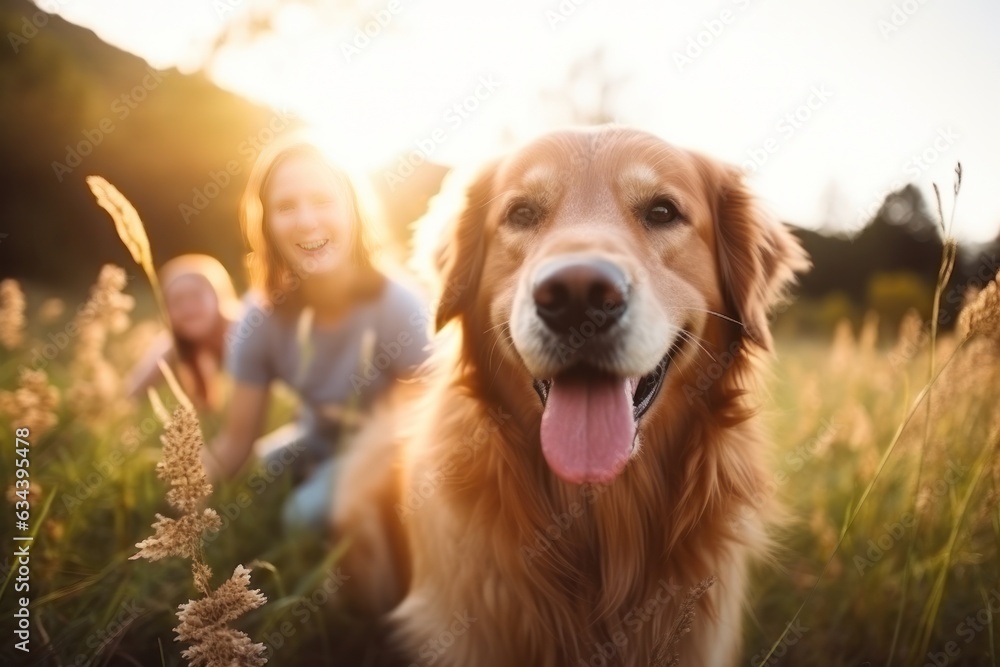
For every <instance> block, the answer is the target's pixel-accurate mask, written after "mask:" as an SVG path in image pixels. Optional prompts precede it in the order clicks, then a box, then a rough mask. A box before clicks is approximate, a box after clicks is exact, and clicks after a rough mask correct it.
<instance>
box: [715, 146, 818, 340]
mask: <svg viewBox="0 0 1000 667" xmlns="http://www.w3.org/2000/svg"><path fill="white" fill-rule="evenodd" d="M717 176H718V178H719V181H718V183H717V185H718V187H717V190H716V194H717V203H716V212H715V234H716V243H717V246H718V252H719V271H720V276H719V279H720V281H721V284H722V289H723V293H724V295H725V298H726V300H727V301H728V305H729V307H730V308H731V309H732V312H733V313H734V314H735V315H734V317H735V318H736V319H738V320H739V321H740V322H742V323H743V337H744V339H746V338H749V340H750V342H752V343H754V344H756V345H758V346H759V347H761V348H763V349H765V350H770V349H771V346H772V343H773V341H772V339H771V331H770V326H769V323H768V314H769V313H770V311H771V309H772V308H773V307H774V306H775V305H776V304H777V303H778V302H779V301H780V300H781V298H782V297H783V296H784V294H785V291H786V290H787V289H788V288H789V287H791V286H792V285H793V284H794V283H795V274H796V273H802V272H805V271H807V270H808V269H809V267H810V266H811V263H810V262H809V257H808V255H806V253H805V251H804V250H803V249H802V246H801V244H800V243H799V241H798V239H797V238H795V236H794V235H792V233H791V232H790V231H789V230H788V228H787V227H785V226H784V225H783V224H781V223H780V222H779V221H778V220H777V219H776V218H775V217H773V216H771V215H769V214H767V213H766V212H764V211H763V210H762V209H761V207H760V204H759V203H758V202H757V200H756V198H755V197H754V195H753V194H752V193H751V192H750V190H749V188H748V187H747V185H746V183H745V182H744V180H743V174H742V173H741V172H740V171H739V170H738V169H736V168H735V167H730V166H728V165H727V166H725V167H723V168H722V169H721V170H720V171H719V172H717Z"/></svg>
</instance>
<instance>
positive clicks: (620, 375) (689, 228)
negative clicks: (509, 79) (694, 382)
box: [437, 128, 806, 483]
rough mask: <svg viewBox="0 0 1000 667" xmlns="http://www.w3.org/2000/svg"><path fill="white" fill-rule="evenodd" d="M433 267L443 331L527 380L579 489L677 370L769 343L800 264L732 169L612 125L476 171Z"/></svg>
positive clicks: (547, 443) (560, 137) (561, 471)
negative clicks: (451, 326)
mask: <svg viewBox="0 0 1000 667" xmlns="http://www.w3.org/2000/svg"><path fill="white" fill-rule="evenodd" d="M438 260H439V263H440V268H441V269H442V273H443V279H444V284H443V292H442V296H441V301H440V304H439V307H438V311H437V326H438V328H441V327H443V326H444V325H445V324H447V323H448V322H449V321H450V320H452V319H454V318H461V319H462V322H463V330H464V339H465V348H466V350H467V351H469V350H472V351H473V353H472V356H474V357H477V359H476V360H474V362H473V363H478V364H479V365H480V366H482V365H487V366H490V368H489V369H482V370H483V371H484V374H485V373H486V372H488V373H489V375H491V376H495V370H498V369H496V366H497V364H500V365H503V366H506V367H507V369H508V373H506V375H511V374H513V375H514V376H515V377H517V378H518V382H517V386H518V387H519V389H520V390H522V391H523V392H524V393H526V394H530V393H531V387H532V386H534V389H535V391H536V392H537V396H536V397H535V398H534V400H535V402H536V404H537V409H538V410H539V411H541V412H542V415H541V433H540V440H541V447H542V451H543V453H544V455H545V459H546V461H547V462H548V465H549V467H550V468H551V469H552V471H553V472H554V473H555V474H556V475H558V476H559V477H560V478H562V479H563V480H565V481H568V482H576V483H581V482H607V481H610V480H611V479H613V478H614V477H616V476H617V475H618V474H619V473H620V472H621V470H622V469H623V468H624V466H625V464H626V463H627V462H628V460H629V458H630V457H631V456H632V455H633V454H634V453H635V451H636V449H637V448H636V442H637V438H636V436H637V433H638V432H639V427H640V420H642V418H643V415H644V414H646V412H647V411H648V410H649V409H650V407H651V406H653V405H654V404H655V402H656V401H657V399H658V397H660V399H661V400H663V395H664V393H665V392H662V391H661V389H662V388H663V386H664V385H665V384H667V383H671V382H680V380H679V379H675V378H677V376H678V371H679V370H680V369H682V368H683V367H684V365H685V364H687V365H690V364H696V363H698V359H699V357H700V355H702V354H707V355H709V356H707V357H701V359H702V360H703V361H705V360H707V361H711V360H712V358H713V357H717V356H718V355H719V353H721V352H722V351H724V350H725V349H731V348H732V345H731V343H732V342H734V341H735V342H736V343H738V344H739V345H740V346H741V347H743V348H746V347H749V346H753V347H758V348H761V349H767V348H769V347H770V345H771V337H770V333H769V330H768V311H769V308H770V307H771V306H772V305H773V304H774V302H775V300H776V299H778V298H779V296H780V295H781V293H782V291H783V289H784V288H785V287H786V286H787V285H788V284H789V283H790V282H791V281H792V279H793V273H794V271H795V270H799V269H803V268H805V266H806V261H805V257H804V254H803V253H802V251H801V249H800V247H799V245H798V243H797V242H796V241H795V239H794V237H793V236H792V235H791V234H790V233H789V232H788V231H787V230H786V229H785V228H784V227H782V226H780V225H779V224H777V223H776V222H774V221H773V220H771V219H769V218H768V217H766V216H765V215H763V214H762V213H761V212H760V211H759V210H758V208H757V207H756V205H755V202H754V199H753V197H752V196H751V195H750V193H749V192H748V190H747V189H746V187H745V185H744V183H743V181H742V178H741V174H740V173H739V172H738V171H737V170H736V169H735V168H731V167H728V166H726V165H722V164H719V163H717V162H715V161H712V160H710V159H707V158H705V157H702V156H699V155H697V154H694V153H691V152H688V151H685V150H681V149H678V148H675V147H673V146H671V145H669V144H667V143H665V142H663V141H662V140H660V139H658V138H656V137H654V136H652V135H649V134H646V133H643V132H639V131H635V130H624V129H617V128H601V129H596V130H589V131H566V132H559V133H554V134H550V135H547V136H545V137H543V138H541V139H539V140H537V141H535V142H533V143H531V144H529V145H528V146H526V147H525V148H523V149H522V150H520V151H518V152H516V153H514V154H512V155H510V156H509V157H507V158H505V159H502V160H500V161H498V162H496V163H494V164H491V165H489V166H488V167H487V168H486V169H484V170H483V171H482V173H481V174H480V175H479V177H478V178H477V179H475V182H474V183H473V184H472V185H471V186H470V187H469V188H468V189H467V194H466V201H465V204H464V209H463V211H462V213H461V215H460V216H459V218H458V220H457V221H456V222H455V224H454V227H453V229H452V231H451V235H450V237H449V239H448V244H447V246H446V247H445V248H444V249H443V250H442V252H441V254H440V255H439V257H438ZM476 350H478V351H481V352H482V354H478V355H477V354H475V351H476ZM510 369H513V372H512V373H511V372H510ZM721 370H722V371H725V370H726V369H725V368H723V369H721Z"/></svg>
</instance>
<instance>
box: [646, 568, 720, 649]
mask: <svg viewBox="0 0 1000 667" xmlns="http://www.w3.org/2000/svg"><path fill="white" fill-rule="evenodd" d="M714 585H715V577H714V576H711V577H706V578H705V579H702V580H701V581H700V582H699V583H698V585H697V586H695V587H694V588H691V589H688V592H687V595H686V596H684V602H682V603H681V608H680V610H679V612H678V614H677V620H676V621H675V622H674V627H673V629H672V630H671V631H670V635H669V636H668V637H667V638H666V639H664V641H663V642H661V643H660V645H659V646H658V647H657V649H656V652H655V654H654V655H653V660H652V661H651V662H650V667H677V666H678V665H680V664H681V662H680V661H681V657H680V643H681V639H683V638H684V635H686V634H688V633H689V632H691V625H692V624H694V619H695V608H696V607H697V605H698V600H700V599H701V598H702V597H703V596H704V595H705V593H707V592H708V589H710V588H711V587H712V586H714Z"/></svg>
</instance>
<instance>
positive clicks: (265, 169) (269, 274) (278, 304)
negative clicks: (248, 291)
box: [239, 134, 382, 313]
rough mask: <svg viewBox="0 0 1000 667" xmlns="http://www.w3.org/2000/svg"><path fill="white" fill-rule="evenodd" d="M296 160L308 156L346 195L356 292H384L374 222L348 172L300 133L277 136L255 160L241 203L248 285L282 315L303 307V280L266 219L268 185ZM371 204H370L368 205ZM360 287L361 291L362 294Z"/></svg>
mask: <svg viewBox="0 0 1000 667" xmlns="http://www.w3.org/2000/svg"><path fill="white" fill-rule="evenodd" d="M293 157H307V158H311V159H314V160H316V161H318V162H319V163H320V164H322V165H324V166H325V167H326V168H328V169H329V170H330V173H331V174H332V175H333V177H334V178H335V179H337V180H338V182H339V183H340V185H341V186H342V190H343V191H344V192H346V193H347V196H348V204H349V206H350V210H351V215H352V218H353V219H352V224H351V239H350V245H351V252H350V261H351V263H352V264H353V267H354V269H355V274H354V276H353V277H354V278H355V285H354V287H355V289H356V290H357V291H359V292H360V293H361V295H364V294H367V293H370V292H371V291H372V290H373V289H377V288H380V287H381V277H382V276H381V274H380V273H379V271H378V270H377V269H376V267H375V263H374V256H375V252H376V244H375V238H374V237H375V235H374V232H373V229H372V225H373V223H374V221H373V219H372V218H371V217H370V215H369V213H368V212H367V208H368V206H367V205H363V204H362V201H361V199H360V197H359V196H358V191H357V188H356V187H355V184H354V182H353V181H352V179H351V178H350V176H349V175H348V174H347V172H346V171H344V170H343V169H341V168H340V167H338V166H337V165H335V164H333V163H332V162H331V161H330V160H329V159H328V158H327V157H326V155H325V154H324V153H323V151H322V150H320V149H319V148H318V147H317V146H316V144H314V143H313V142H311V141H309V140H308V139H307V138H306V137H305V136H303V135H301V134H292V135H289V136H288V137H279V138H278V139H275V140H274V141H273V142H272V143H271V144H269V145H268V146H267V147H266V148H265V149H264V150H263V151H262V152H261V154H260V156H259V157H258V158H257V161H256V163H255V164H254V166H253V169H252V170H251V172H250V178H249V181H248V182H247V187H246V191H245V192H244V193H243V198H242V199H241V201H240V208H239V217H240V228H241V229H242V231H243V240H244V242H245V243H246V244H247V246H248V247H249V253H248V254H247V272H248V274H249V278H250V286H251V287H252V288H254V289H255V290H256V291H257V292H259V295H258V296H259V297H260V298H261V299H262V300H263V303H264V304H267V305H270V306H272V307H274V308H275V309H276V310H278V311H284V312H286V313H287V312H296V311H298V310H300V309H301V308H302V305H303V304H302V299H301V294H300V292H299V290H298V286H299V282H300V278H299V276H297V275H296V274H295V272H294V271H293V269H292V267H290V266H289V265H288V263H287V262H286V261H285V259H284V258H283V257H282V256H281V253H280V252H279V251H278V249H277V247H276V244H275V243H274V239H273V236H272V233H271V227H270V225H269V224H268V220H267V215H266V211H267V186H268V181H269V180H270V178H271V175H272V174H273V173H274V170H275V169H276V168H277V167H278V166H279V165H281V164H282V163H283V162H285V161H286V160H288V159H290V158H293ZM366 204H367V202H366ZM358 288H360V289H358Z"/></svg>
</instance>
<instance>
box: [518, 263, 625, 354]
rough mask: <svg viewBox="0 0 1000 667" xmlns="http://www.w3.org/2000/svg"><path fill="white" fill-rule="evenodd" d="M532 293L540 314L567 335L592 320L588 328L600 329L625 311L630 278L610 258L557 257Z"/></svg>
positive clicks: (607, 325) (543, 270) (548, 325)
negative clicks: (558, 258)
mask: <svg viewBox="0 0 1000 667" xmlns="http://www.w3.org/2000/svg"><path fill="white" fill-rule="evenodd" d="M532 296H533V297H534V299H535V310H536V312H537V313H538V316H539V317H540V318H542V321H543V322H545V325H546V326H547V327H548V328H549V329H551V330H552V331H553V332H555V333H557V334H560V335H567V334H569V333H571V331H572V330H573V329H574V328H576V329H580V327H582V326H583V325H584V323H586V322H589V323H590V325H588V326H587V327H584V328H585V329H590V328H591V327H593V329H594V333H598V332H602V331H604V330H606V329H608V328H609V327H611V325H613V324H614V323H615V322H617V321H618V320H619V319H620V318H621V316H622V314H623V313H624V312H625V309H626V307H627V305H628V281H627V280H626V278H625V273H624V272H623V271H622V270H621V269H620V268H618V267H617V266H615V265H614V264H612V263H611V262H609V261H607V260H603V259H577V258H574V259H572V260H553V261H551V262H549V263H548V264H547V265H546V266H543V267H542V269H541V271H539V273H538V276H537V278H536V281H535V287H534V290H533V292H532ZM585 333H586V332H585Z"/></svg>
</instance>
